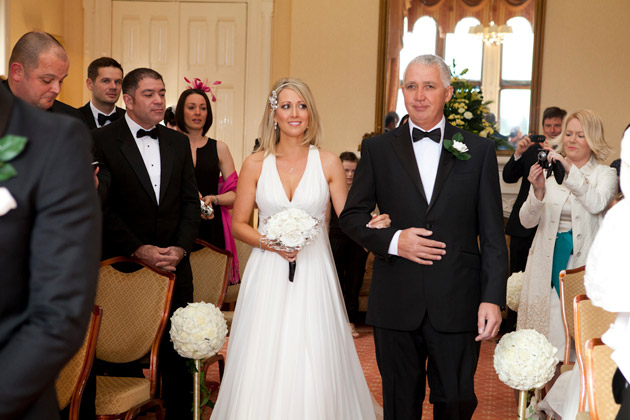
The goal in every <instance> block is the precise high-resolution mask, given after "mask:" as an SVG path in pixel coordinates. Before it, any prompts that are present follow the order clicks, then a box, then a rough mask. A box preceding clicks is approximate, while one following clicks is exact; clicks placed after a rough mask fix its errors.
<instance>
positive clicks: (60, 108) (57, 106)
mask: <svg viewBox="0 0 630 420" xmlns="http://www.w3.org/2000/svg"><path fill="white" fill-rule="evenodd" d="M2 84H3V85H4V87H6V88H7V90H8V91H9V92H11V88H10V87H9V82H8V81H7V80H3V81H2ZM11 94H13V92H11ZM47 111H48V112H54V113H55V114H64V115H68V116H70V117H73V118H77V119H79V120H81V121H84V119H83V117H82V116H81V114H80V113H79V111H77V109H76V108H74V107H71V106H70V105H67V104H64V103H63V102H59V101H58V100H56V99H55V102H53V104H52V106H51V107H50V108H48V109H47Z"/></svg>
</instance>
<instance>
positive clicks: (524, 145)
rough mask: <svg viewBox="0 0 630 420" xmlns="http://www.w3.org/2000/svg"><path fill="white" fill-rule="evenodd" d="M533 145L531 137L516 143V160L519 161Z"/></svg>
mask: <svg viewBox="0 0 630 420" xmlns="http://www.w3.org/2000/svg"><path fill="white" fill-rule="evenodd" d="M532 144H533V143H532V141H531V140H530V139H529V136H525V137H523V138H522V139H520V140H519V141H518V143H516V150H515V151H514V159H518V158H520V157H521V155H522V154H523V153H525V151H526V150H527V149H528V148H529V146H531V145H532Z"/></svg>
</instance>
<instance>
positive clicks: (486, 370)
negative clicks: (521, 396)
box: [203, 326, 517, 420]
mask: <svg viewBox="0 0 630 420" xmlns="http://www.w3.org/2000/svg"><path fill="white" fill-rule="evenodd" d="M357 331H358V332H359V333H360V336H359V338H357V339H355V340H354V343H355V345H356V347H357V353H358V354H359V359H360V360H361V365H362V366H363V372H364V373H365V379H366V380H367V383H368V387H369V388H370V391H371V392H372V394H373V395H374V398H375V399H376V400H377V401H378V403H379V404H383V396H382V395H381V376H380V374H379V372H378V366H377V365H376V355H375V353H374V339H373V337H372V328H371V327H368V326H357ZM495 346H496V344H495V342H494V341H491V342H484V343H482V345H481V354H480V356H479V365H478V367H477V374H476V375H475V392H476V394H477V399H478V400H479V405H478V406H477V410H476V411H475V414H474V416H473V420H507V419H516V418H517V406H516V399H515V394H514V391H513V390H512V389H511V388H509V387H508V386H507V385H504V384H503V383H502V382H501V381H499V378H498V377H497V375H496V373H495V372H494V367H493V364H492V355H493V354H494V348H495ZM226 349H227V343H226V345H225V346H224V347H223V349H222V350H221V353H222V354H224V355H225V351H226ZM208 379H209V380H213V381H218V380H219V369H218V367H217V365H216V364H215V365H214V366H213V367H211V368H210V370H209V371H208ZM428 395H429V391H428V389H427V401H425V403H424V409H423V415H422V420H430V419H432V418H433V415H432V414H433V409H432V407H431V404H429V403H428ZM212 399H213V400H214V399H216V392H215V393H214V394H213V398H212ZM203 417H204V419H207V418H209V417H210V412H209V410H208V411H207V412H205V413H204V416H203Z"/></svg>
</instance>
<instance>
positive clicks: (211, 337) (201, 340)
mask: <svg viewBox="0 0 630 420" xmlns="http://www.w3.org/2000/svg"><path fill="white" fill-rule="evenodd" d="M227 332H228V330H227V323H226V322H225V318H224V317H223V314H222V313H221V311H220V310H219V308H217V307H216V306H214V305H213V304H211V303H205V302H196V303H189V304H188V305H187V306H186V307H185V308H179V309H177V310H176V311H175V313H174V314H173V316H172V317H171V331H170V335H171V341H172V342H173V347H175V350H176V351H177V353H179V355H180V356H182V357H185V358H187V359H195V360H199V359H207V358H208V357H212V356H214V355H215V354H216V353H217V352H218V351H219V350H221V347H223V344H225V337H226V336H227Z"/></svg>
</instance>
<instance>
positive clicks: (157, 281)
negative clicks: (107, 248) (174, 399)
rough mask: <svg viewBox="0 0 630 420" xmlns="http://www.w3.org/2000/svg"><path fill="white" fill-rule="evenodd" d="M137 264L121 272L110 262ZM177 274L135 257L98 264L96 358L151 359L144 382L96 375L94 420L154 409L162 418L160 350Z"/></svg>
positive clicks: (109, 359) (115, 359) (112, 360)
mask: <svg viewBox="0 0 630 420" xmlns="http://www.w3.org/2000/svg"><path fill="white" fill-rule="evenodd" d="M116 263H124V264H126V265H132V264H133V266H134V267H135V266H140V269H139V270H137V271H133V272H121V271H118V270H117V269H116V268H114V267H113V266H112V264H116ZM174 283H175V274H173V273H171V272H167V271H163V270H160V269H159V268H156V267H152V266H149V265H147V264H145V263H144V262H142V261H140V260H138V259H136V258H127V257H115V258H111V259H109V260H106V261H103V262H101V269H100V273H99V281H98V289H97V292H96V303H97V304H98V305H100V306H101V307H102V308H103V312H104V314H105V315H104V316H103V318H102V321H101V330H100V334H99V337H98V342H97V345H96V357H97V358H98V359H100V360H103V361H105V362H109V363H128V362H132V361H136V360H139V359H140V358H142V357H143V356H145V355H146V354H147V353H150V356H149V360H150V362H149V371H148V379H146V378H131V377H117V376H97V377H96V403H95V405H96V417H97V419H122V418H124V419H132V418H134V417H135V416H136V415H137V414H138V413H140V412H144V411H147V410H150V409H155V410H156V415H157V419H158V420H162V419H163V418H164V409H163V403H162V400H161V399H160V398H158V396H157V395H156V388H157V385H158V352H159V349H160V341H161V339H162V335H163V334H164V332H165V331H164V330H165V328H166V323H167V321H168V315H169V310H170V308H171V299H172V297H173V285H174Z"/></svg>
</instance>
